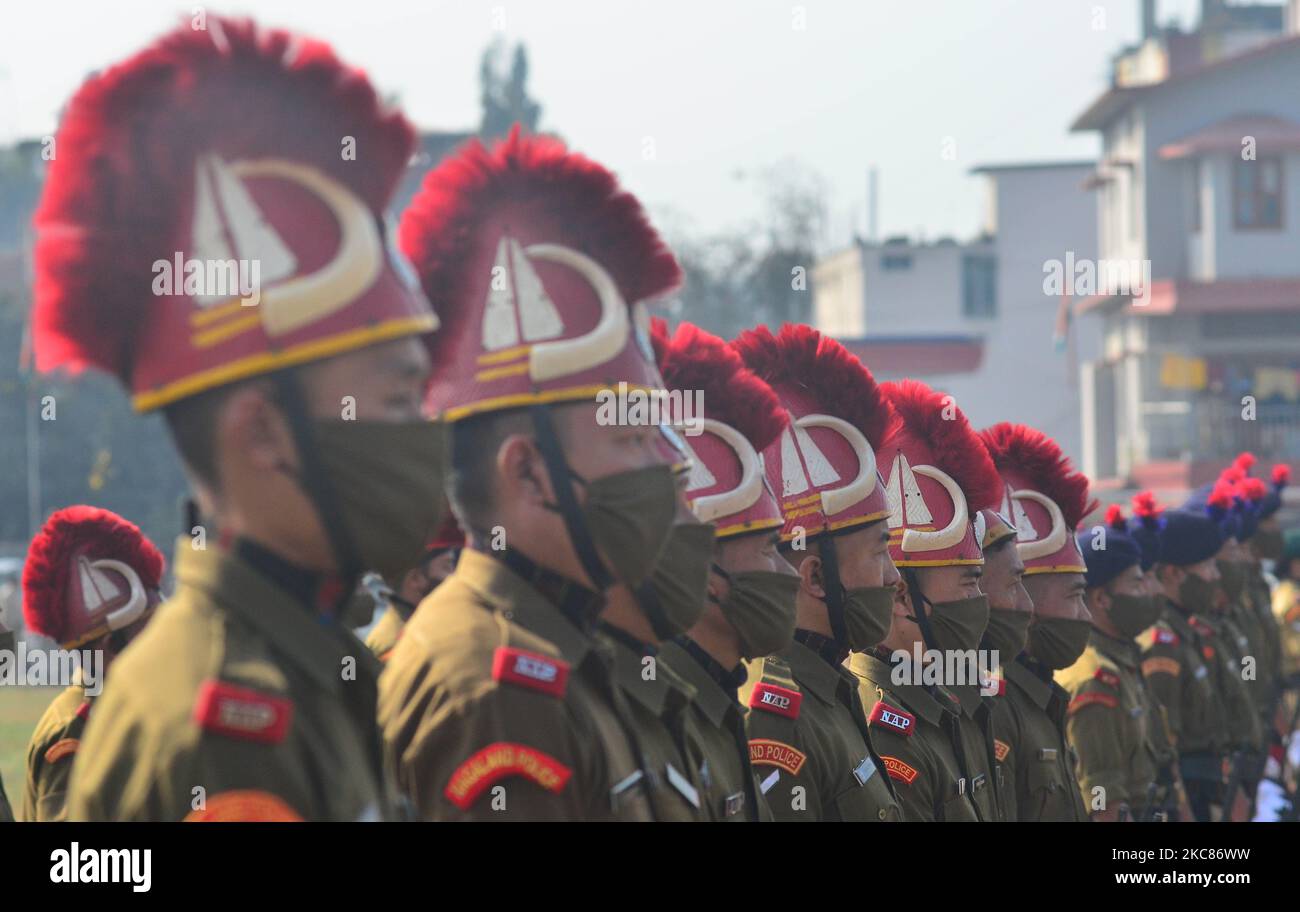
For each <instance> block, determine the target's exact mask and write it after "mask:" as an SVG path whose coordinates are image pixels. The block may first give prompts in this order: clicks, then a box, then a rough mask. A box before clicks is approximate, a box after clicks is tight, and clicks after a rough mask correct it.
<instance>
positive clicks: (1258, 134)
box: [1160, 114, 1300, 159]
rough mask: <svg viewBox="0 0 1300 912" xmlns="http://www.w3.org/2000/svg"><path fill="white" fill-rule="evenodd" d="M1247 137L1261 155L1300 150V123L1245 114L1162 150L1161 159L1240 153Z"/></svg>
mask: <svg viewBox="0 0 1300 912" xmlns="http://www.w3.org/2000/svg"><path fill="white" fill-rule="evenodd" d="M1245 136H1251V137H1254V139H1255V144H1256V149H1257V151H1258V152H1259V153H1261V154H1263V153H1273V152H1294V151H1296V150H1300V123H1296V122H1295V121H1293V120H1286V119H1285V118H1282V117H1274V116H1272V115H1269V114H1241V115H1238V116H1236V117H1228V118H1225V119H1224V120H1220V121H1217V122H1215V123H1212V124H1210V125H1209V126H1207V127H1203V128H1201V129H1200V130H1197V131H1196V132H1195V133H1192V134H1190V135H1188V136H1184V137H1183V138H1182V139H1177V140H1174V141H1173V142H1171V143H1169V144H1168V145H1164V146H1161V147H1160V157H1161V158H1164V159H1178V158H1191V157H1193V156H1197V155H1204V154H1205V153H1207V152H1239V151H1241V140H1242V137H1245Z"/></svg>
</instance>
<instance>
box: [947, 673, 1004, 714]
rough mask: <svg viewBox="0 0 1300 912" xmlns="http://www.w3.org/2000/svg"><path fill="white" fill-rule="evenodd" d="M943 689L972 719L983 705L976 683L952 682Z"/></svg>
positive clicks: (982, 698)
mask: <svg viewBox="0 0 1300 912" xmlns="http://www.w3.org/2000/svg"><path fill="white" fill-rule="evenodd" d="M1012 664H1015V663H1012ZM945 689H946V690H947V691H948V692H949V693H951V694H952V695H953V696H955V697H956V698H957V703H958V705H959V706H961V710H962V712H963V713H964V714H965V715H967V716H970V717H971V718H972V719H973V718H975V714H976V713H977V712H979V711H980V709H981V708H982V707H983V706H984V697H983V695H981V694H980V686H979V685H978V684H954V685H953V686H952V687H948V688H945Z"/></svg>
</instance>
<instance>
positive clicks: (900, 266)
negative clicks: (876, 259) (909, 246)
mask: <svg viewBox="0 0 1300 912" xmlns="http://www.w3.org/2000/svg"><path fill="white" fill-rule="evenodd" d="M880 268H881V269H883V270H885V271H886V272H902V271H903V270H905V269H911V268H912V255H911V254H910V253H886V254H883V255H882V256H881V257H880Z"/></svg>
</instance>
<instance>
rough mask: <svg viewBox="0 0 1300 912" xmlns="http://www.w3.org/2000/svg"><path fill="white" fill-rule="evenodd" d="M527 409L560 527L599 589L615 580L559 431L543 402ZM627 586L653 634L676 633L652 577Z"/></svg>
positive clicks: (668, 636)
mask: <svg viewBox="0 0 1300 912" xmlns="http://www.w3.org/2000/svg"><path fill="white" fill-rule="evenodd" d="M529 412H530V414H531V415H532V418H533V430H534V431H535V432H536V434H537V448H538V450H540V451H541V454H542V460H543V461H544V462H545V463H546V472H547V474H548V475H550V477H551V487H552V488H554V489H555V501H556V504H557V505H558V507H559V513H560V518H561V519H563V520H564V528H565V530H566V531H568V533H569V540H570V541H571V542H573V550H574V551H575V552H577V555H578V561H579V562H580V563H581V564H582V569H583V570H584V571H586V573H587V577H588V578H589V579H590V580H591V582H592V585H594V586H595V587H596V589H597V590H598V591H602V592H603V591H604V590H606V589H608V588H610V587H611V586H613V585H614V584H615V583H616V582H618V580H616V579H615V578H614V575H613V574H612V573H610V572H609V570H608V569H607V568H606V567H605V562H604V561H603V560H601V558H600V554H599V553H598V552H597V551H596V543H595V542H594V541H592V538H591V530H590V529H588V528H587V521H586V519H585V518H584V517H583V515H582V508H581V507H580V506H578V498H577V497H576V496H575V495H574V493H573V484H572V479H573V477H574V472H573V470H572V469H570V468H569V463H568V460H566V459H565V458H564V452H563V450H562V449H561V448H560V439H559V435H557V434H556V433H555V425H554V423H553V422H552V421H551V410H550V409H549V408H547V407H546V405H545V404H544V403H539V404H537V405H534V406H532V407H531V408H530V409H529ZM629 588H631V589H632V591H633V595H634V596H635V597H636V600H637V604H639V605H640V606H641V612H642V613H643V614H644V615H645V617H646V620H648V621H649V622H650V628H651V629H652V630H653V631H654V633H655V636H656V637H658V638H659V639H660V640H661V641H663V640H669V639H672V638H673V637H674V636H675V635H676V634H677V630H676V629H675V628H674V627H673V626H672V625H671V624H669V623H668V618H667V616H666V615H665V614H664V610H663V607H662V605H661V603H660V601H659V594H658V593H657V592H656V591H655V589H654V584H653V583H652V581H651V580H649V579H647V580H644V581H643V582H641V583H640V584H639V585H636V586H631V585H629Z"/></svg>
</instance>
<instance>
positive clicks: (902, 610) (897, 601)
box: [894, 574, 913, 617]
mask: <svg viewBox="0 0 1300 912" xmlns="http://www.w3.org/2000/svg"><path fill="white" fill-rule="evenodd" d="M912 613H913V612H912V590H911V589H909V588H908V585H907V577H905V576H903V575H901V574H900V575H899V577H898V582H897V583H896V584H895V585H894V614H895V615H899V616H901V617H907V616H908V615H911V614H912Z"/></svg>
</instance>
